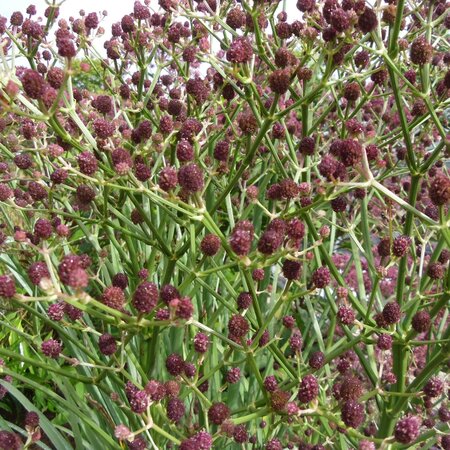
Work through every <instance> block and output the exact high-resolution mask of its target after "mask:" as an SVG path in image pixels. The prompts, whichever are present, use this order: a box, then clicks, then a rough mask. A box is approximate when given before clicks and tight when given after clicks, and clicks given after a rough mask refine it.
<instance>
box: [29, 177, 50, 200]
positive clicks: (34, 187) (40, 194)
mask: <svg viewBox="0 0 450 450" xmlns="http://www.w3.org/2000/svg"><path fill="white" fill-rule="evenodd" d="M28 193H29V194H30V195H31V198H32V199H33V200H34V201H35V202H38V201H39V200H43V199H45V198H47V197H48V194H47V191H46V189H45V188H44V186H42V184H40V183H37V182H36V181H31V182H30V183H28Z"/></svg>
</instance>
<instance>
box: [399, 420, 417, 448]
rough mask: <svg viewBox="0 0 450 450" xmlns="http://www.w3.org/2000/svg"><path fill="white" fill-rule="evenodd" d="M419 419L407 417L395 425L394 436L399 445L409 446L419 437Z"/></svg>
mask: <svg viewBox="0 0 450 450" xmlns="http://www.w3.org/2000/svg"><path fill="white" fill-rule="evenodd" d="M419 432H420V419H419V417H417V416H407V417H404V418H403V419H400V420H399V421H398V422H397V423H396V424H395V430H394V436H395V440H396V441H397V442H400V443H401V444H410V443H411V442H414V441H415V440H416V439H417V437H418V436H419Z"/></svg>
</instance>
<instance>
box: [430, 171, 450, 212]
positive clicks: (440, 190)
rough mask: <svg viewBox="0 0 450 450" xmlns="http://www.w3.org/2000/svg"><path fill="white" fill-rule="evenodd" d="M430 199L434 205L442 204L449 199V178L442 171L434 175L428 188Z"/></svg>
mask: <svg viewBox="0 0 450 450" xmlns="http://www.w3.org/2000/svg"><path fill="white" fill-rule="evenodd" d="M428 195H429V196H430V200H431V201H432V202H433V203H434V204H435V205H436V206H443V205H445V204H446V203H448V202H449V200H450V178H449V177H447V176H445V175H444V174H442V173H439V174H438V175H436V176H435V177H434V178H433V180H432V181H431V183H430V187H429V189H428Z"/></svg>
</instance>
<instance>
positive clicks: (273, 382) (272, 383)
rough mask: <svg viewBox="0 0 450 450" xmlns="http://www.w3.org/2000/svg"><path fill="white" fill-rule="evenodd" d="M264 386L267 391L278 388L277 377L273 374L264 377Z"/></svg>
mask: <svg viewBox="0 0 450 450" xmlns="http://www.w3.org/2000/svg"><path fill="white" fill-rule="evenodd" d="M264 387H265V388H266V390H267V391H268V392H275V391H276V390H277V389H278V382H277V379H276V378H275V377H274V376H273V375H269V376H267V377H266V378H264Z"/></svg>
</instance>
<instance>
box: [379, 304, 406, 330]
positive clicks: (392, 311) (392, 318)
mask: <svg viewBox="0 0 450 450" xmlns="http://www.w3.org/2000/svg"><path fill="white" fill-rule="evenodd" d="M401 315H402V312H401V309H400V305H399V304H398V303H397V302H389V303H386V305H385V306H384V308H383V318H384V320H385V322H386V324H388V325H392V324H394V323H397V322H399V321H400V318H401Z"/></svg>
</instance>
